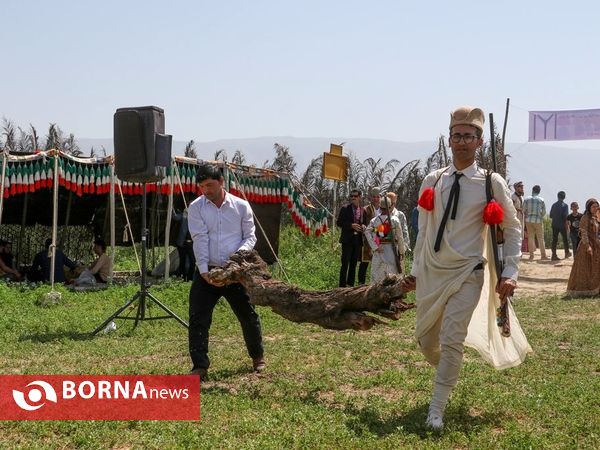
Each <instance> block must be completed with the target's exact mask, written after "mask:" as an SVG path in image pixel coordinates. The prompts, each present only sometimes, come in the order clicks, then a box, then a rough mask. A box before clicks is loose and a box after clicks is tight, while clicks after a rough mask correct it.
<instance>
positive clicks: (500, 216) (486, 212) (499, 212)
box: [483, 199, 504, 225]
mask: <svg viewBox="0 0 600 450" xmlns="http://www.w3.org/2000/svg"><path fill="white" fill-rule="evenodd" d="M503 220H504V210H503V209H502V206H500V203H498V202H497V201H496V200H494V199H492V200H490V201H489V202H488V204H487V205H485V208H484V209H483V221H484V222H485V223H487V224H488V225H499V224H501V223H502V221H503Z"/></svg>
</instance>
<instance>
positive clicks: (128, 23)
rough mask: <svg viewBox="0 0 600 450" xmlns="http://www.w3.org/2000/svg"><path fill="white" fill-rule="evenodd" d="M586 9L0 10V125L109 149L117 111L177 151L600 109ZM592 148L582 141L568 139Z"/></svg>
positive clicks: (591, 20)
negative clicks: (146, 120) (158, 131)
mask: <svg viewBox="0 0 600 450" xmlns="http://www.w3.org/2000/svg"><path fill="white" fill-rule="evenodd" d="M598 5H599V3H598V2H597V1H591V0H590V1H571V2H568V3H567V2H563V1H560V2H559V1H553V0H546V1H543V2H542V1H537V0H535V1H524V0H520V1H512V0H505V1H502V2H492V1H485V0H482V1H478V2H468V1H463V2H446V1H439V2H431V1H420V2H403V1H400V0H396V1H391V0H390V1H376V0H374V1H371V2H366V1H354V0H343V1H326V0H320V1H294V2H292V1H285V0H280V1H274V0H273V1H261V0H253V1H227V0H222V1H210V2H209V1H177V0H172V1H169V2H166V1H160V2H159V1H152V0H144V1H129V0H119V1H112V0H108V1H107V0H104V1H102V2H91V1H86V0H80V1H74V0H73V1H60V0H55V1H52V2H48V1H29V0H18V1H17V0H0V17H1V18H2V20H1V26H0V42H2V47H1V48H2V53H1V54H2V63H1V66H0V116H4V117H6V118H8V119H11V120H13V121H14V122H15V123H16V124H17V125H20V126H22V127H27V126H28V124H29V123H32V124H33V125H34V126H36V127H37V128H38V130H43V131H45V130H46V129H47V127H48V124H49V123H51V122H55V123H58V125H59V126H60V127H61V128H62V129H63V130H64V131H66V132H70V133H71V132H72V133H74V134H75V136H76V137H88V138H99V137H111V136H112V116H113V113H114V111H115V109H116V108H118V107H123V106H141V105H149V104H153V105H157V106H160V107H162V108H164V109H165V112H166V121H167V125H166V128H167V132H168V133H170V134H172V135H173V137H174V139H176V140H189V139H195V140H197V141H209V140H215V139H221V138H244V137H255V136H272V135H276V136H282V135H293V136H298V137H308V136H316V137H327V136H347V137H366V138H384V139H392V140H398V141H422V140H432V139H435V138H436V137H437V136H438V135H439V134H440V133H445V132H446V129H447V125H448V118H449V112H450V110H451V109H453V108H454V107H455V106H458V105H460V104H465V103H470V104H475V105H478V106H481V107H482V108H483V109H484V110H485V112H486V114H487V113H488V112H493V113H494V115H495V118H496V120H497V121H498V122H500V125H501V123H502V120H503V115H504V106H505V101H506V98H507V97H510V99H511V105H512V108H511V110H510V116H509V125H508V133H507V140H508V141H509V142H513V143H524V142H526V140H527V111H528V110H549V109H584V108H586V109H587V108H598V107H600V99H599V97H600V95H599V94H600V82H598V73H599V72H600V70H599V67H598V66H599V64H600V63H599V58H598V49H599V48H600V31H599V27H598V20H599V17H600V14H599V13H600V11H599V9H600V7H599V6H598ZM572 145H576V146H578V147H586V146H587V147H589V148H592V147H596V146H598V142H597V141H588V142H583V141H581V142H577V143H573V144H572Z"/></svg>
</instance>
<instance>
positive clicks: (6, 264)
mask: <svg viewBox="0 0 600 450" xmlns="http://www.w3.org/2000/svg"><path fill="white" fill-rule="evenodd" d="M0 278H6V279H9V280H11V281H20V280H21V274H20V273H19V271H18V270H16V269H15V268H14V267H13V255H12V245H11V243H10V242H7V241H5V240H4V239H0Z"/></svg>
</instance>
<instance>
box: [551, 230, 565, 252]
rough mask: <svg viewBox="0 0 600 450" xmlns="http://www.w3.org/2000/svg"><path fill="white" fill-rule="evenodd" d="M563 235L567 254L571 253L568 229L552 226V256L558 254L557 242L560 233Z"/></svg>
mask: <svg viewBox="0 0 600 450" xmlns="http://www.w3.org/2000/svg"><path fill="white" fill-rule="evenodd" d="M559 234H560V235H562V240H563V246H564V248H565V256H566V255H568V254H569V239H568V238H567V230H565V229H564V228H555V227H552V256H556V244H557V243H558V235H559Z"/></svg>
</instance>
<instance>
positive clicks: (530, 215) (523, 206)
mask: <svg viewBox="0 0 600 450" xmlns="http://www.w3.org/2000/svg"><path fill="white" fill-rule="evenodd" d="M513 187H514V193H513V194H512V201H513V204H514V206H515V209H516V210H517V216H518V218H519V221H520V222H521V230H522V234H523V251H528V252H529V260H533V259H534V252H535V250H536V248H539V249H540V253H541V258H542V260H547V259H548V256H547V255H546V243H545V239H544V218H545V217H546V213H547V211H546V203H545V202H544V199H543V198H542V197H541V196H540V193H541V187H540V186H539V185H535V186H533V188H532V189H531V195H530V196H528V197H525V198H524V186H523V182H522V181H518V182H516V183H515V184H514V185H513ZM565 198H566V193H565V192H564V191H559V192H558V194H557V201H556V202H555V203H553V204H552V207H551V208H550V214H549V216H550V220H551V224H552V243H551V249H552V257H551V259H552V261H559V260H560V258H559V256H558V253H557V245H558V238H559V236H560V237H561V238H562V242H563V249H564V257H565V258H570V257H571V256H572V254H574V253H575V252H576V251H577V247H578V245H579V239H580V238H579V221H580V220H581V213H580V212H579V205H578V203H577V202H571V205H570V206H571V213H569V208H568V206H567V204H566V203H565ZM569 240H570V242H571V245H570V246H569ZM570 248H572V249H573V253H571V251H570Z"/></svg>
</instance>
